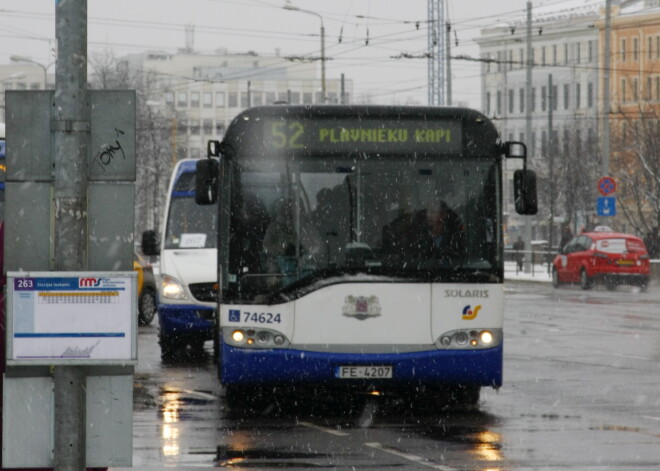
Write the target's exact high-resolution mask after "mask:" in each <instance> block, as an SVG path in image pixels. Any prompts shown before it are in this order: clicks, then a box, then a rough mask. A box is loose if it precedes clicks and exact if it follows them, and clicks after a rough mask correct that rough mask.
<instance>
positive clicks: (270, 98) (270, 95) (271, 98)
mask: <svg viewBox="0 0 660 471" xmlns="http://www.w3.org/2000/svg"><path fill="white" fill-rule="evenodd" d="M273 103H275V92H266V104H267V105H272V104H273Z"/></svg>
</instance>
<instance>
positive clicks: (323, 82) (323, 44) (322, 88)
mask: <svg viewBox="0 0 660 471" xmlns="http://www.w3.org/2000/svg"><path fill="white" fill-rule="evenodd" d="M282 8H284V9H285V10H290V11H299V12H301V13H308V14H310V15H314V16H318V18H319V20H321V103H323V104H325V26H324V25H323V17H322V16H321V15H319V14H318V13H316V12H315V11H311V10H303V9H302V8H298V7H297V6H295V5H291V4H290V3H288V2H287V3H286V4H285V5H284V6H283V7H282Z"/></svg>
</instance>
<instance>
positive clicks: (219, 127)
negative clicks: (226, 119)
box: [215, 121, 225, 136]
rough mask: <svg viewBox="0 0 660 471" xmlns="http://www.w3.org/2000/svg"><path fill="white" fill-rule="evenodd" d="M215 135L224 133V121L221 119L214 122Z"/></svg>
mask: <svg viewBox="0 0 660 471" xmlns="http://www.w3.org/2000/svg"><path fill="white" fill-rule="evenodd" d="M215 135H216V136H224V135H225V123H223V122H222V121H216V122H215Z"/></svg>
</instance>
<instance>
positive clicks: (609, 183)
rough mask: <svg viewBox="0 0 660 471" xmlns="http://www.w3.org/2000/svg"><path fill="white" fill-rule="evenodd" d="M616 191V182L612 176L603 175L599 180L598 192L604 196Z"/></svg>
mask: <svg viewBox="0 0 660 471" xmlns="http://www.w3.org/2000/svg"><path fill="white" fill-rule="evenodd" d="M615 191H616V182H615V181H614V178H612V177H603V178H601V179H600V180H598V192H599V193H600V194H601V195H603V196H609V195H611V194H612V193H614V192H615Z"/></svg>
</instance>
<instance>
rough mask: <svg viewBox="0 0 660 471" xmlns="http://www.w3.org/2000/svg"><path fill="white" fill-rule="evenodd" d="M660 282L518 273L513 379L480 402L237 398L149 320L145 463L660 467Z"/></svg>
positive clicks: (144, 365) (510, 340) (144, 339)
mask: <svg viewBox="0 0 660 471" xmlns="http://www.w3.org/2000/svg"><path fill="white" fill-rule="evenodd" d="M659 301H660V293H659V292H658V291H657V290H655V291H654V290H653V289H650V290H649V292H648V293H635V292H632V291H630V290H618V291H616V292H608V291H598V290H596V291H592V292H588V293H585V292H583V291H581V290H580V289H579V288H575V289H573V288H572V287H567V288H563V289H560V290H553V289H552V288H550V287H548V286H546V285H540V284H519V285H507V298H506V302H507V310H506V320H505V330H506V332H507V334H506V342H505V370H504V386H503V387H502V389H501V390H500V391H493V390H484V391H483V392H482V398H481V401H480V404H479V407H478V409H476V410H462V409H461V408H450V409H448V410H444V409H443V407H442V404H440V403H439V402H438V401H433V400H429V399H428V398H427V399H426V400H423V401H416V402H414V403H411V401H410V400H409V399H410V398H397V397H385V396H369V397H361V398H357V399H356V398H353V399H352V400H348V399H347V398H342V397H340V396H337V395H335V394H325V395H324V394H321V395H319V396H309V397H298V396H295V397H291V395H289V396H287V395H283V396H279V395H270V396H264V398H263V400H261V401H258V403H257V404H254V407H251V408H247V409H240V410H230V409H229V408H228V407H226V405H225V402H224V397H223V394H224V393H223V390H222V388H221V387H220V386H219V383H218V380H217V377H216V373H215V366H214V365H213V362H212V360H211V358H210V356H209V353H210V344H209V345H208V348H207V356H206V357H204V358H182V359H181V360H180V361H178V362H175V363H173V364H167V365H164V364H162V363H161V361H160V355H159V349H158V345H157V343H156V332H157V325H153V326H147V327H141V328H140V336H139V342H140V344H139V358H140V360H139V361H140V364H139V366H138V368H137V374H136V382H135V383H136V388H135V398H134V402H135V414H134V457H133V467H134V468H140V469H149V468H151V469H162V468H165V467H176V468H179V469H192V468H198V467H217V468H228V469H249V470H255V469H296V470H298V469H317V468H322V469H323V468H325V469H397V470H399V469H429V468H430V469H438V470H482V471H483V470H491V471H495V470H498V471H504V470H532V469H534V470H542V469H562V470H617V471H619V470H629V471H632V470H643V469H660V455H659V454H658V451H657V450H658V449H660V396H659V395H658V393H657V391H658V389H657V388H658V386H657V385H658V381H659V379H660V366H659V365H660V364H659V362H658V360H659V359H660V309H658V305H659Z"/></svg>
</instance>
